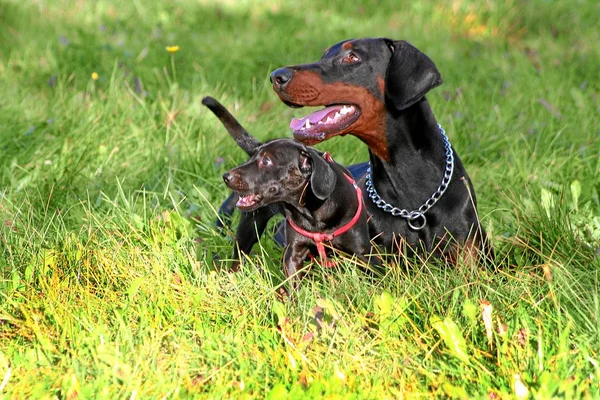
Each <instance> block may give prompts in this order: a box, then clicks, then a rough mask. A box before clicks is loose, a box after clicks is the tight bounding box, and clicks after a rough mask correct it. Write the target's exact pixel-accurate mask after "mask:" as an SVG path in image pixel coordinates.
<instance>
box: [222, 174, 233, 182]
mask: <svg viewBox="0 0 600 400" xmlns="http://www.w3.org/2000/svg"><path fill="white" fill-rule="evenodd" d="M232 179H233V175H232V174H230V173H229V172H225V173H224V174H223V181H225V184H226V185H227V184H229V182H231V180H232Z"/></svg>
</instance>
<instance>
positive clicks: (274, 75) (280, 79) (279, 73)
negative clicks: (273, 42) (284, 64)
mask: <svg viewBox="0 0 600 400" xmlns="http://www.w3.org/2000/svg"><path fill="white" fill-rule="evenodd" d="M292 74H293V71H292V70H291V69H289V68H279V69H277V70H275V71H273V72H271V78H270V79H271V83H272V84H273V86H276V87H278V88H280V87H283V86H285V85H286V84H287V83H288V82H289V81H290V79H292Z"/></svg>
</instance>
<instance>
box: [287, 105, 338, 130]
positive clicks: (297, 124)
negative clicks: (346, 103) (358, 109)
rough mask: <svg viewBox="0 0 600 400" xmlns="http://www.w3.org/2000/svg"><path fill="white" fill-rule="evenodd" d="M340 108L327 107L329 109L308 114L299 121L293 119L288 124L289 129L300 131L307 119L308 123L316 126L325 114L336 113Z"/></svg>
mask: <svg viewBox="0 0 600 400" xmlns="http://www.w3.org/2000/svg"><path fill="white" fill-rule="evenodd" d="M341 108H342V107H341V106H329V107H325V108H324V109H322V110H319V111H316V112H314V113H312V114H308V115H307V116H306V117H303V118H300V119H298V118H293V119H292V122H290V128H292V129H293V130H295V131H297V130H299V129H301V128H302V127H303V126H304V124H305V123H306V120H307V119H308V120H309V121H310V123H311V124H316V123H317V122H319V121H320V120H322V119H323V118H325V116H326V115H327V114H329V113H330V112H333V111H338V110H340V109H341Z"/></svg>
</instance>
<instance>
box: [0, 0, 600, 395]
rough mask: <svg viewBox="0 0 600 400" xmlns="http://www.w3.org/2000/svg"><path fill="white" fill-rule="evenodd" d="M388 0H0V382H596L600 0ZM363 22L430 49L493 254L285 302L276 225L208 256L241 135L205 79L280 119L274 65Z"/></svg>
mask: <svg viewBox="0 0 600 400" xmlns="http://www.w3.org/2000/svg"><path fill="white" fill-rule="evenodd" d="M381 3H382V4H379V5H377V6H374V5H372V4H367V3H365V4H364V5H360V4H357V3H353V2H348V1H330V2H327V5H324V4H323V3H321V2H308V1H296V2H291V1H290V2H288V1H282V0H279V1H278V0H270V1H253V0H245V1H229V0H227V1H209V0H199V1H192V0H178V1H174V2H158V1H157V2H142V1H130V2H118V3H117V2H114V3H113V2H110V1H106V0H98V1H74V0H73V1H43V0H37V1H26V2H23V1H13V0H8V1H7V0H0V44H1V45H0V127H2V129H1V130H0V273H1V275H0V278H1V280H0V396H1V397H6V398H54V397H58V398H67V399H74V398H77V397H80V398H92V397H94V398H96V397H97V398H138V397H139V398H174V397H186V396H189V397H197V396H205V397H211V398H222V397H224V396H226V397H235V398H264V397H270V398H282V396H284V395H285V394H286V393H287V394H288V395H289V396H291V397H292V398H299V397H307V398H311V397H314V398H318V397H322V396H329V397H344V398H348V397H350V398H352V397H354V398H386V397H387V398H394V397H401V396H403V395H406V396H407V397H412V396H415V395H420V396H424V397H433V396H435V397H455V398H466V397H475V398H489V399H497V398H525V397H527V396H528V395H530V396H533V397H535V398H549V397H551V396H558V397H566V398H577V397H582V398H598V396H600V389H599V387H600V383H599V380H600V366H599V363H600V354H599V353H600V328H599V325H600V321H599V318H600V294H599V293H600V274H599V271H600V256H599V249H600V244H599V242H600V199H599V193H600V180H599V179H598V174H599V171H600V157H598V155H599V154H600V128H599V124H598V121H599V114H600V85H599V80H598V70H599V66H600V54H599V47H598V43H600V31H599V30H598V28H597V20H598V19H599V18H600V5H599V4H598V2H595V1H591V0H590V1H566V0H561V1H558V0H557V1H543V0H532V1H523V0H507V1H505V2H493V1H485V2H475V1H469V0H455V1H453V2H436V1H420V2H410V3H409V2H404V3H402V2H401V3H398V2H396V1H389V2H381ZM362 36H387V37H391V38H395V39H406V40H409V41H411V42H412V43H413V44H415V45H416V46H417V47H419V48H420V49H422V50H423V51H424V52H426V53H427V54H428V55H429V56H430V57H431V58H432V59H433V60H434V61H435V62H436V64H437V66H438V68H439V69H440V71H441V73H442V76H443V78H444V80H445V83H444V85H443V86H442V87H441V88H438V89H436V90H434V91H433V92H432V93H431V94H430V95H429V96H428V98H429V100H430V102H431V103H432V106H433V108H434V110H435V112H436V115H437V117H438V119H439V121H440V122H441V123H442V125H443V126H444V127H445V129H446V131H447V132H448V134H449V137H450V139H451V141H452V143H453V145H454V147H455V148H456V149H457V151H458V153H459V154H460V155H461V157H462V159H463V162H464V163H465V165H466V167H467V170H468V171H469V174H470V176H471V178H472V180H473V182H474V184H475V188H476V191H477V194H478V199H479V212H480V216H481V219H482V221H483V224H484V226H485V227H486V228H487V230H488V232H489V233H490V235H491V237H492V240H493V243H494V246H495V248H496V251H497V254H498V259H497V267H498V268H497V270H496V271H491V270H481V271H474V270H471V269H469V268H468V267H466V266H459V267H457V268H455V269H454V268H453V269H449V268H444V267H440V266H439V265H436V264H435V263H432V262H428V261H427V260H409V265H410V267H409V268H405V267H403V266H402V265H403V263H394V264H392V265H390V267H389V273H388V274H387V276H386V277H385V278H384V279H382V280H381V281H377V282H372V281H369V280H368V279H367V278H366V277H365V276H363V275H362V274H361V273H359V272H357V271H356V269H355V268H353V265H352V261H351V260H347V261H346V262H345V263H343V264H342V266H341V268H340V269H339V270H336V271H322V270H320V269H319V268H314V269H313V272H312V273H311V274H310V276H309V277H308V278H307V279H305V280H304V282H303V286H302V289H301V291H300V293H299V295H298V298H297V299H296V301H294V302H288V303H285V304H282V303H280V302H278V301H277V300H276V296H275V291H276V288H277V287H278V286H279V285H281V284H284V282H283V273H282V270H281V250H280V249H277V248H276V247H275V246H274V245H273V243H272V241H271V240H270V238H269V237H266V238H264V240H263V241H262V246H260V247H258V246H257V248H256V249H255V255H253V256H252V257H251V259H250V260H248V261H249V262H247V263H246V265H245V268H244V269H243V271H242V272H240V273H237V274H229V273H227V272H223V271H219V270H218V268H217V267H218V266H217V265H214V264H213V255H214V254H217V255H219V256H221V257H222V258H226V257H227V256H228V255H229V254H230V252H231V242H230V239H229V238H227V237H222V236H220V235H219V234H218V233H217V232H215V230H214V227H213V225H214V218H215V212H214V209H215V207H217V206H218V205H219V204H220V201H221V200H222V199H224V198H225V196H226V195H227V190H226V189H225V186H224V185H223V184H222V182H221V178H220V176H221V174H222V173H223V172H224V171H225V170H227V169H228V168H230V167H232V166H234V165H236V164H238V163H240V162H241V161H243V160H244V159H245V156H244V154H243V153H242V151H241V150H240V149H238V148H237V147H236V146H235V145H234V144H233V143H232V141H231V140H230V139H229V138H228V137H227V136H226V134H225V132H224V129H223V128H222V127H221V126H220V124H219V123H218V122H217V121H216V118H214V116H213V115H212V114H209V113H208V112H207V110H206V109H204V108H203V107H202V106H201V103H200V101H201V98H202V97H203V96H205V95H213V96H215V97H217V98H218V99H219V100H221V101H222V102H223V103H224V104H226V105H227V106H228V107H230V109H232V110H233V111H234V113H235V114H236V115H237V116H238V117H239V118H240V120H241V121H243V122H244V124H245V125H246V127H247V128H248V129H249V130H250V131H251V132H253V133H254V134H255V135H256V136H257V137H259V138H260V139H261V140H266V139H270V138H275V137H282V136H287V135H288V134H289V133H288V132H289V129H288V128H287V125H288V123H289V120H290V119H291V118H292V116H294V115H298V114H302V113H303V112H304V111H299V112H298V111H294V110H291V109H289V108H287V107H285V106H284V105H283V104H281V103H280V102H279V101H278V100H277V99H276V96H275V95H274V94H273V93H272V91H271V89H270V85H269V82H268V74H269V73H270V71H271V70H273V69H274V68H276V67H279V66H283V65H289V64H295V63H303V62H308V61H312V60H316V59H317V58H318V57H319V56H320V54H321V52H322V51H323V50H324V49H325V48H326V47H328V46H329V45H331V44H332V43H335V42H337V41H340V40H343V39H347V38H352V37H362ZM170 45H178V46H179V47H180V50H179V51H178V52H176V53H173V54H170V53H168V52H167V51H166V50H165V47H166V46H170ZM94 72H95V73H96V74H98V79H97V80H93V79H92V73H94ZM319 147H320V148H322V149H325V150H330V151H332V153H333V154H334V156H335V158H336V160H337V161H339V162H342V163H351V162H357V161H362V160H365V159H366V154H367V153H366V149H365V147H364V146H362V145H361V144H360V142H358V141H357V140H355V139H353V138H349V137H346V138H343V139H340V138H338V139H334V140H331V141H329V142H327V143H324V144H322V145H320V146H319ZM400 261H402V260H400ZM255 264H260V265H262V266H264V267H265V268H266V269H267V270H268V271H269V273H268V274H266V275H260V274H258V273H257V271H256V268H254V265H255Z"/></svg>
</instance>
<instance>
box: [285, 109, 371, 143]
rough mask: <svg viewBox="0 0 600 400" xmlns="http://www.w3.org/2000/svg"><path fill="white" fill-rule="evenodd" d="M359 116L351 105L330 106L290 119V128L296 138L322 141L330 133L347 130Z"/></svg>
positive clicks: (358, 111) (357, 111)
mask: <svg viewBox="0 0 600 400" xmlns="http://www.w3.org/2000/svg"><path fill="white" fill-rule="evenodd" d="M359 116H360V110H359V108H358V107H356V106H354V105H352V104H336V105H330V106H327V107H325V108H323V109H321V110H319V111H316V112H314V113H312V114H308V115H307V116H305V117H303V118H300V119H298V118H294V119H292V122H290V128H292V131H293V132H294V136H295V137H297V138H315V139H324V138H325V136H326V135H328V134H330V133H333V132H337V131H341V130H342V129H345V128H347V127H348V126H350V124H352V123H353V122H354V121H356V120H357V119H358V117H359Z"/></svg>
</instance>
